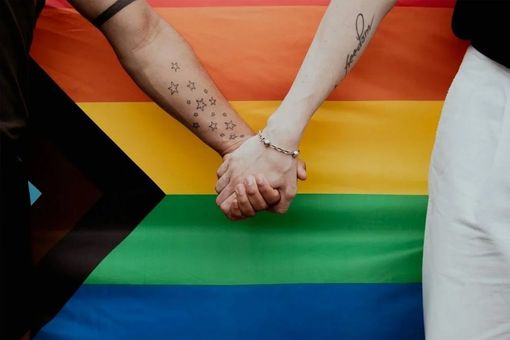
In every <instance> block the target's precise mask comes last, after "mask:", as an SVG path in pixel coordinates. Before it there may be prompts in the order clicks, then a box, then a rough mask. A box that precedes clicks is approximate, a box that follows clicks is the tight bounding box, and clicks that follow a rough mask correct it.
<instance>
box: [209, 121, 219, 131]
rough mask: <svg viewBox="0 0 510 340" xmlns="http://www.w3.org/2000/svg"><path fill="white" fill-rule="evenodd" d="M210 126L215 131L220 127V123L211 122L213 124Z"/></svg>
mask: <svg viewBox="0 0 510 340" xmlns="http://www.w3.org/2000/svg"><path fill="white" fill-rule="evenodd" d="M209 127H210V128H211V131H214V130H216V129H218V123H216V122H211V124H210V125H209Z"/></svg>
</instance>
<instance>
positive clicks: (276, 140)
mask: <svg viewBox="0 0 510 340" xmlns="http://www.w3.org/2000/svg"><path fill="white" fill-rule="evenodd" d="M395 2H396V0H351V1H348V0H332V1H331V3H330V5H329V7H328V9H327V10H326V13H325V14H324V17H323V19H322V21H321V23H320V26H319V28H318V30H317V33H316V34H315V37H314V39H313V42H312V44H311V46H310V49H309V50H308V53H307V54H306V57H305V59H304V62H303V64H302V66H301V68H300V70H299V73H298V75H297V77H296V79H295V80H294V83H293V84H292V87H291V89H290V91H289V93H288V94H287V96H286V97H285V99H284V100H283V101H282V103H281V105H280V106H279V108H278V109H277V110H276V111H275V112H274V113H273V115H272V116H271V117H270V118H269V120H268V123H267V126H266V128H265V129H264V130H263V135H264V137H266V138H267V139H269V140H270V141H271V142H272V143H273V144H275V145H277V146H279V147H282V148H284V149H287V150H297V149H298V148H299V143H300V141H301V137H302V134H303V131H304V129H305V127H306V126H307V124H308V122H309V120H310V118H311V117H312V115H313V114H314V113H315V111H316V110H317V109H318V107H319V106H320V105H321V104H322V102H323V101H324V100H325V99H326V98H327V97H328V95H329V94H330V93H331V92H332V91H333V89H334V88H335V87H336V86H337V85H338V84H339V83H340V81H341V80H342V79H343V78H344V77H345V76H346V74H347V73H348V72H349V71H350V70H351V69H352V68H353V66H354V65H355V63H356V62H357V60H358V59H359V57H360V56H361V55H362V53H363V52H364V50H365V47H366V46H367V44H368V42H369V41H370V39H371V38H372V36H373V35H374V33H375V31H376V28H377V27H378V25H379V23H380V22H381V20H382V19H383V18H384V16H385V15H386V13H388V11H389V10H390V9H391V8H392V7H393V5H394V4H395ZM250 160H256V162H254V161H250ZM228 165H229V166H228V170H226V171H225V174H224V176H223V177H221V178H220V179H219V180H218V184H217V190H220V191H221V193H220V195H219V196H218V199H217V203H218V205H219V206H220V208H221V209H222V211H223V212H224V213H225V214H226V215H227V216H230V217H234V218H240V216H239V214H235V213H233V210H236V211H237V212H241V213H243V214H244V216H249V215H250V214H251V212H252V209H250V207H249V206H248V203H250V202H249V201H248V200H247V197H248V196H247V195H243V193H242V192H240V189H241V188H240V186H241V185H242V184H243V183H244V178H245V177H246V176H247V175H249V174H251V173H255V174H263V175H264V176H266V178H267V179H268V180H269V183H270V184H271V185H272V186H273V187H275V188H277V189H278V190H280V193H281V194H282V199H281V201H280V203H278V205H277V206H276V207H275V210H276V211H277V212H285V211H286V210H287V208H288V206H289V204H290V201H291V200H292V199H293V197H294V196H295V194H296V176H295V174H296V161H295V160H293V159H292V158H290V157H289V156H288V155H284V154H281V153H279V152H277V151H275V150H273V149H271V148H266V147H264V146H263V145H262V143H260V142H259V141H258V140H257V137H256V136H255V137H252V138H251V139H249V140H248V141H246V142H245V143H244V144H243V145H242V146H241V147H240V148H239V149H238V150H236V152H234V153H233V154H232V157H231V158H230V159H229V164H228ZM235 191H237V192H238V196H241V197H243V199H241V201H242V202H238V201H239V199H235V195H234V194H233V193H234V192H235ZM241 191H242V189H241ZM241 203H242V204H241ZM233 206H234V207H233ZM243 206H244V207H246V209H243V208H242V207H243Z"/></svg>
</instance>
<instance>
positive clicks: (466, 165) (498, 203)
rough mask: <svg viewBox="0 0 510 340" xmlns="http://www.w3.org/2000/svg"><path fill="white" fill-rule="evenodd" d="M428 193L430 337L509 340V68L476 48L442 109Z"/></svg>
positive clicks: (426, 299) (426, 304) (432, 339)
mask: <svg viewBox="0 0 510 340" xmlns="http://www.w3.org/2000/svg"><path fill="white" fill-rule="evenodd" d="M429 194H430V198H429V208H428V212H427V226H426V232H425V247H424V262H423V300H424V301H423V302H424V308H425V310H424V311H425V333H426V336H427V339H429V340H443V339H444V340H456V339H459V340H470V339H476V340H484V339H510V69H508V68H505V67H503V66H501V65H500V64H497V63H495V62H493V61H492V60H490V59H488V58H487V57H485V56H484V55H482V54H481V53H479V52H478V51H476V50H475V49H474V48H472V47H470V48H469V49H468V51H467V53H466V55H465V57H464V60H463V62H462V65H461V67H460V69H459V72H458V73H457V76H456V77H455V80H454V81H453V83H452V86H451V88H450V90H449V93H448V96H447V98H446V101H445V104H444V107H443V112H442V116H441V120H440V123H439V127H438V130H437V136H436V142H435V145H434V152H433V156H432V162H431V167H430V177H429Z"/></svg>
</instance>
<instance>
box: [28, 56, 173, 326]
mask: <svg viewBox="0 0 510 340" xmlns="http://www.w3.org/2000/svg"><path fill="white" fill-rule="evenodd" d="M32 66H33V67H32V69H31V85H32V89H31V90H32V92H31V104H32V105H31V114H32V115H31V120H30V124H31V127H30V129H31V133H32V134H36V135H37V136H38V138H39V139H41V138H42V139H44V140H46V141H47V142H49V143H51V144H52V145H54V146H55V147H56V149H57V150H58V151H59V152H60V153H61V155H62V156H63V157H64V158H65V159H66V160H67V161H68V162H69V163H70V164H72V165H73V167H74V169H76V170H78V171H79V172H80V173H81V174H82V175H83V176H84V177H85V178H86V179H87V180H88V181H90V182H91V183H92V184H93V185H94V186H95V187H96V188H97V189H98V191H99V192H100V197H99V199H98V200H97V201H96V203H95V204H94V205H93V206H92V207H91V208H89V209H88V210H87V211H86V212H84V214H83V215H82V218H81V219H80V220H79V221H77V222H76V223H75V225H74V228H73V229H72V230H71V231H70V232H69V233H68V234H67V235H66V236H65V237H64V238H63V239H62V240H60V241H59V242H58V243H57V244H56V245H55V246H54V247H53V248H52V249H51V250H49V251H48V252H47V253H46V255H45V256H44V257H43V258H42V259H41V261H40V262H39V263H38V264H37V265H36V268H35V278H34V282H35V284H36V285H37V286H36V287H35V294H34V295H35V297H34V299H35V301H34V304H35V307H36V310H35V314H36V315H35V321H34V325H33V331H34V333H35V332H36V331H37V330H39V329H40V328H41V327H42V326H44V324H45V323H46V322H48V321H49V320H50V319H51V318H52V317H53V316H55V315H56V313H58V311H59V310H60V309H61V308H62V306H63V305H64V304H65V303H66V302H67V300H68V299H69V298H70V297H71V296H72V294H74V292H75V291H76V290H77V289H78V288H79V287H80V285H81V284H82V283H83V281H84V280H85V279H86V278H87V276H88V275H89V274H90V273H91V272H92V271H93V270H94V268H95V267H96V266H97V265H98V264H99V263H100V262H101V261H102V260H103V259H104V257H105V256H107V255H108V254H109V253H110V251H111V250H112V249H113V248H115V247H116V246H117V245H118V244H119V243H120V242H122V240H124V238H125V237H126V236H128V235H129V233H130V232H131V231H132V230H133V229H134V228H135V227H136V226H137V225H138V224H139V223H140V222H141V221H142V219H143V218H144V217H145V216H146V215H147V214H148V213H150V212H151V211H152V209H153V208H154V207H155V206H156V205H157V204H158V203H159V201H160V200H161V199H162V198H163V197H164V194H163V192H162V191H161V190H160V189H159V188H158V187H157V185H156V184H154V182H152V180H151V179H150V178H149V177H148V176H147V175H146V174H145V173H144V172H143V171H142V170H141V169H140V168H138V166H137V165H136V164H135V163H134V162H133V161H132V160H131V159H129V157H128V156H127V155H126V154H124V152H122V150H121V149H120V148H119V147H118V146H117V145H116V144H115V143H114V142H113V141H112V140H111V139H110V138H109V137H108V136H107V135H106V134H105V133H104V132H102V131H101V129H100V128H99V127H98V126H97V125H96V124H94V122H93V121H92V120H91V119H90V118H89V117H88V116H87V115H86V114H85V113H84V112H83V111H82V110H81V109H80V108H79V107H78V106H77V105H76V104H75V103H74V102H73V101H72V100H71V98H69V97H68V96H67V95H66V94H65V93H64V92H63V91H62V90H61V89H60V88H59V87H58V85H57V84H55V82H54V81H53V80H52V79H51V78H50V77H49V76H48V75H47V74H45V73H44V71H43V70H42V69H41V68H40V67H39V66H38V65H36V64H35V62H32ZM133 138H136V137H135V136H133ZM51 166H52V165H51V164H48V169H46V171H44V170H43V169H38V170H42V173H47V171H51ZM80 194H81V193H80V190H77V192H76V195H77V196H79V195H80ZM43 197H44V190H42V196H41V198H43ZM56 199H62V197H56ZM71 199H72V198H71ZM48 213H51V212H48Z"/></svg>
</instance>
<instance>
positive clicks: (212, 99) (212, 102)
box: [209, 97, 216, 106]
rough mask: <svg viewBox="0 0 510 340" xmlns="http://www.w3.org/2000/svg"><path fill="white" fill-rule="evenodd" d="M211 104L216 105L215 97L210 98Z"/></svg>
mask: <svg viewBox="0 0 510 340" xmlns="http://www.w3.org/2000/svg"><path fill="white" fill-rule="evenodd" d="M209 103H211V106H214V105H216V99H214V98H213V97H211V98H209Z"/></svg>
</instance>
